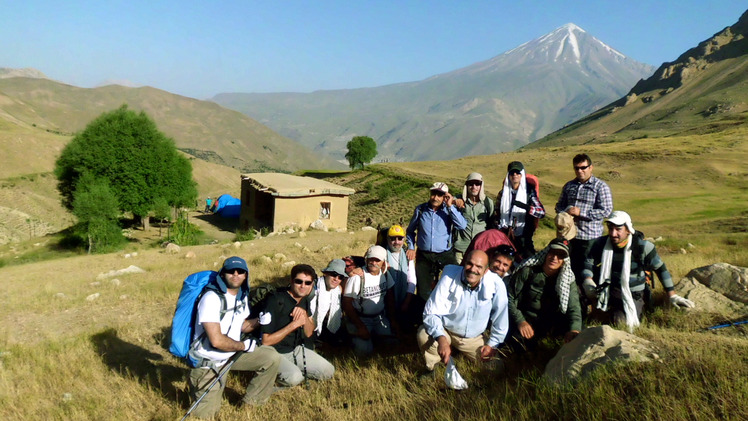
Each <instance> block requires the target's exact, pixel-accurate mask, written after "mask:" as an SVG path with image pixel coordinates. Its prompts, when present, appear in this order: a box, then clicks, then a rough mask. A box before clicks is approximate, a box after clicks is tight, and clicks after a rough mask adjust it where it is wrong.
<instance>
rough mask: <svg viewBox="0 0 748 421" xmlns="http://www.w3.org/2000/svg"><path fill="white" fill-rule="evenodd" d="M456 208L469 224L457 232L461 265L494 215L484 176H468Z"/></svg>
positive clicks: (456, 248) (458, 197)
mask: <svg viewBox="0 0 748 421" xmlns="http://www.w3.org/2000/svg"><path fill="white" fill-rule="evenodd" d="M455 206H457V209H459V210H460V212H461V213H462V216H464V217H465V221H466V222H467V226H466V227H465V229H461V230H456V231H455V244H454V251H455V259H456V260H457V264H460V263H462V257H463V256H464V253H465V251H466V250H467V248H468V246H469V245H470V242H471V241H473V238H475V236H476V235H478V234H479V233H481V232H483V231H485V230H486V224H488V219H489V218H490V217H491V215H493V208H494V204H493V200H491V198H488V197H486V192H485V189H484V186H483V176H482V175H480V174H479V173H477V172H472V173H470V174H469V175H468V176H467V180H465V186H464V187H463V188H462V195H458V196H457V197H456V198H455Z"/></svg>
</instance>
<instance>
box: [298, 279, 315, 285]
mask: <svg viewBox="0 0 748 421" xmlns="http://www.w3.org/2000/svg"><path fill="white" fill-rule="evenodd" d="M293 283H294V284H296V285H306V286H309V285H311V284H313V283H314V281H305V280H303V279H294V280H293Z"/></svg>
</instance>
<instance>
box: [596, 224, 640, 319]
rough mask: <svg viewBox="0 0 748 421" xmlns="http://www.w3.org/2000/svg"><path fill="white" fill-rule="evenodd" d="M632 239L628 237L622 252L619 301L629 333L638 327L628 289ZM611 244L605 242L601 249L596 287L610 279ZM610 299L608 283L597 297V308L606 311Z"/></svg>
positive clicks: (629, 289) (634, 308) (611, 262)
mask: <svg viewBox="0 0 748 421" xmlns="http://www.w3.org/2000/svg"><path fill="white" fill-rule="evenodd" d="M632 241H633V237H632V236H631V235H629V241H628V243H626V248H625V249H624V251H623V268H621V279H620V282H621V300H622V301H623V311H624V313H625V314H626V326H628V328H629V331H632V330H634V328H635V327H637V326H639V317H638V316H637V314H636V305H635V304H634V297H632V296H631V288H629V274H630V273H631V243H632ZM613 247H615V246H614V245H613V242H612V241H610V236H608V241H606V242H605V248H604V249H603V256H602V261H601V262H600V276H599V278H598V280H597V284H598V285H603V284H605V283H606V280H609V279H610V272H611V266H612V264H613ZM611 282H612V281H611ZM609 299H610V282H609V283H608V284H607V285H606V286H605V288H604V289H603V291H602V292H600V294H599V295H598V297H597V308H598V309H600V310H602V311H607V310H608V300H609Z"/></svg>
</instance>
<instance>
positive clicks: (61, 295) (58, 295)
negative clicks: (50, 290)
mask: <svg viewBox="0 0 748 421" xmlns="http://www.w3.org/2000/svg"><path fill="white" fill-rule="evenodd" d="M55 297H57V298H65V294H63V293H61V292H58V293H57V294H55Z"/></svg>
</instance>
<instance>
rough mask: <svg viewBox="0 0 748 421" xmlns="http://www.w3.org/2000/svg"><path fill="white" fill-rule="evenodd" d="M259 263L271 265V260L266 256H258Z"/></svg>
mask: <svg viewBox="0 0 748 421" xmlns="http://www.w3.org/2000/svg"><path fill="white" fill-rule="evenodd" d="M260 263H264V264H268V263H273V259H271V258H269V257H268V256H260Z"/></svg>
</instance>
